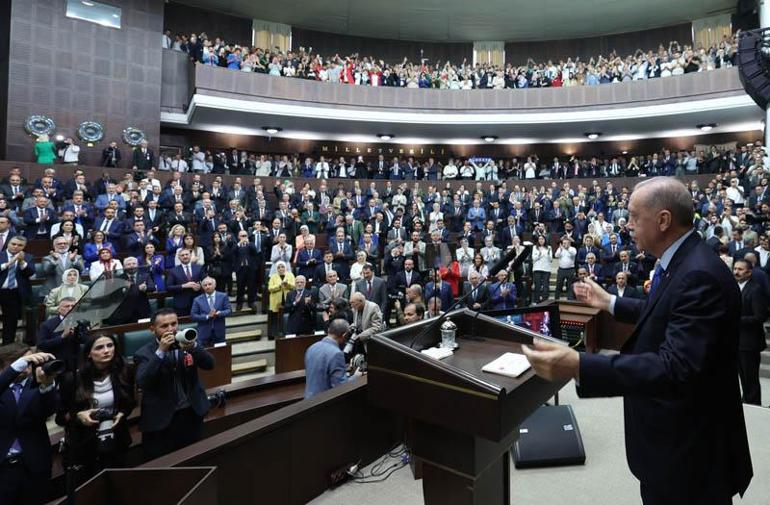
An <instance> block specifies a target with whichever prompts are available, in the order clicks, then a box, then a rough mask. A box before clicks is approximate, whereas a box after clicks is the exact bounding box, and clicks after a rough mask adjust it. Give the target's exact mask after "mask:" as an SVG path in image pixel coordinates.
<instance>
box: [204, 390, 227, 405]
mask: <svg viewBox="0 0 770 505" xmlns="http://www.w3.org/2000/svg"><path fill="white" fill-rule="evenodd" d="M206 399H207V400H208V401H209V407H210V408H212V409H216V408H219V407H224V406H225V404H226V403H227V393H226V392H225V390H224V389H220V390H219V391H217V392H216V393H213V394H210V395H208V396H207V397H206Z"/></svg>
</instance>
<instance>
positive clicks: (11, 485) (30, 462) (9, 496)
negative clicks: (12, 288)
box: [0, 343, 59, 505]
mask: <svg viewBox="0 0 770 505" xmlns="http://www.w3.org/2000/svg"><path fill="white" fill-rule="evenodd" d="M52 359H54V357H53V356H52V355H51V354H48V353H44V352H40V353H36V354H32V353H31V352H30V350H29V347H27V346H25V345H22V344H16V343H14V344H11V345H8V346H5V347H3V348H0V367H2V372H0V468H2V470H0V492H1V493H2V495H0V501H2V503H4V504H8V505H38V504H41V503H45V501H46V498H47V496H46V495H47V490H48V480H49V479H50V478H51V452H52V451H51V442H50V439H49V438H48V429H47V428H46V420H47V419H48V418H49V417H50V416H51V415H53V414H54V412H55V411H56V407H57V404H58V403H59V393H58V392H57V390H56V387H55V385H54V376H51V375H46V374H44V373H43V370H42V369H41V368H34V373H33V365H40V364H42V363H45V362H46V361H49V360H52Z"/></svg>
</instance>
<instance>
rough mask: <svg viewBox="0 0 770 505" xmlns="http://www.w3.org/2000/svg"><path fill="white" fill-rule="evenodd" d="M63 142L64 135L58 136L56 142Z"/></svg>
mask: <svg viewBox="0 0 770 505" xmlns="http://www.w3.org/2000/svg"><path fill="white" fill-rule="evenodd" d="M62 140H64V135H57V136H56V142H61V141H62Z"/></svg>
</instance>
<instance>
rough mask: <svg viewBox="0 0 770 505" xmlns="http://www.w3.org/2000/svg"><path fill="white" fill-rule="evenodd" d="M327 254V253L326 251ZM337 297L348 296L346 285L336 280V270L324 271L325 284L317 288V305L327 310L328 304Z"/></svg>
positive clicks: (345, 297)
mask: <svg viewBox="0 0 770 505" xmlns="http://www.w3.org/2000/svg"><path fill="white" fill-rule="evenodd" d="M327 254H329V253H327ZM337 298H343V299H346V300H347V298H348V287H347V286H346V285H344V284H342V283H341V282H337V272H335V271H334V270H329V271H328V272H327V273H326V284H324V285H323V286H321V289H319V290H318V305H319V306H320V307H321V308H322V309H323V310H327V309H328V308H329V305H331V303H332V302H333V301H334V300H336V299H337Z"/></svg>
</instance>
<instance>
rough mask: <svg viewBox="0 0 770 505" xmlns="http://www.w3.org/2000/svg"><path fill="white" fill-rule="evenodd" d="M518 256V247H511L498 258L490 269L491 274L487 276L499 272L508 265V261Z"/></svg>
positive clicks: (492, 275)
mask: <svg viewBox="0 0 770 505" xmlns="http://www.w3.org/2000/svg"><path fill="white" fill-rule="evenodd" d="M514 258H516V248H515V247H511V250H510V251H508V252H507V253H505V256H503V257H502V258H500V259H499V260H497V263H495V264H494V266H493V267H492V268H490V269H489V275H488V276H487V277H494V276H495V275H497V273H498V272H499V271H500V270H502V269H504V268H505V267H507V266H508V263H510V262H511V261H513V260H514Z"/></svg>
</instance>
